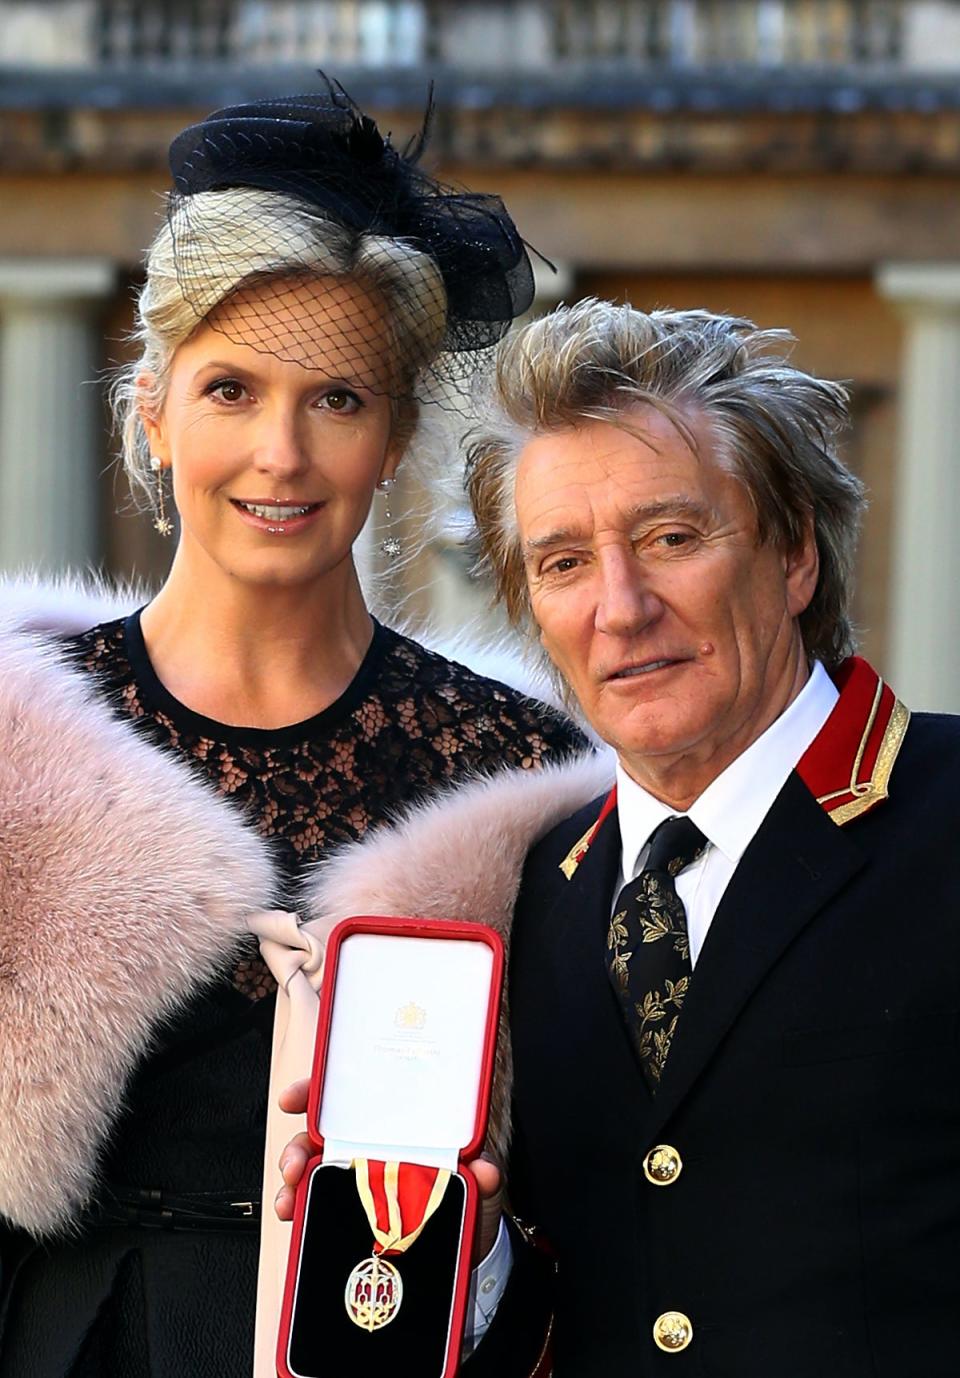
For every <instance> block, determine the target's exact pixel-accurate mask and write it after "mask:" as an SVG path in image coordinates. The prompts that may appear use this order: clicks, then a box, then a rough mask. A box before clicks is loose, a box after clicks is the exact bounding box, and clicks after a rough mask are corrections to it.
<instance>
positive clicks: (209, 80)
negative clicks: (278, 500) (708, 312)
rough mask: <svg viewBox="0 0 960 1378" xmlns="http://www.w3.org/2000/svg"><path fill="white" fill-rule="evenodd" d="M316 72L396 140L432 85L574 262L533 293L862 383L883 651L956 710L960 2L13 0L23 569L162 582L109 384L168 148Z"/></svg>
mask: <svg viewBox="0 0 960 1378" xmlns="http://www.w3.org/2000/svg"><path fill="white" fill-rule="evenodd" d="M317 67H323V68H324V69H325V70H326V71H327V72H328V73H330V74H331V75H333V76H335V77H337V78H338V79H339V80H340V81H342V82H343V84H344V85H345V86H346V88H347V89H348V90H349V91H350V93H351V94H352V95H353V96H354V97H355V98H356V100H357V101H358V102H359V103H360V104H361V105H362V106H363V107H364V108H367V109H369V110H370V111H371V113H373V114H375V115H376V117H377V118H378V120H379V122H380V123H381V127H382V128H384V129H389V130H392V131H393V135H394V139H395V141H397V140H402V139H403V138H404V137H405V136H406V134H407V133H409V132H411V131H413V130H414V129H415V128H416V127H417V126H418V124H419V119H420V116H421V113H422V110H423V105H424V98H425V91H426V86H427V81H428V79H429V78H433V79H434V81H435V83H436V95H437V102H438V106H439V115H438V119H437V122H436V131H435V137H434V141H433V144H432V150H431V154H430V155H429V156H430V158H431V169H432V170H434V171H436V172H437V173H439V175H441V176H442V177H443V178H445V179H447V180H452V181H461V182H463V183H465V184H467V185H468V186H470V187H471V188H474V189H476V190H491V191H496V192H499V193H500V194H501V195H502V196H503V197H504V200H505V201H506V202H507V204H508V206H509V207H510V208H511V210H512V212H513V214H514V216H515V218H516V220H517V222H518V223H519V225H520V227H521V230H522V232H523V233H524V235H525V237H526V238H527V239H528V240H529V241H530V242H531V243H533V244H535V245H536V246H537V247H538V248H539V249H540V250H542V252H543V253H544V254H546V255H547V256H548V257H549V258H550V259H552V260H554V261H555V263H556V264H557V267H558V270H559V271H558V273H557V275H556V276H555V277H553V276H551V275H550V274H549V273H546V272H544V273H542V274H541V275H540V279H541V281H540V299H539V302H538V306H539V307H540V308H546V307H548V306H550V305H551V304H553V303H554V302H555V301H557V300H559V299H560V298H563V299H565V300H568V301H570V300H573V299H575V298H577V297H580V296H583V295H586V294H589V293H593V294H596V295H601V296H609V297H613V298H617V299H628V300H630V301H631V302H633V303H634V304H635V305H637V306H641V307H646V308H649V307H652V306H656V305H661V306H668V305H669V306H675V307H687V306H706V307H710V308H713V309H717V310H724V311H733V312H736V313H740V314H744V315H747V316H749V317H751V318H752V319H754V320H756V321H757V322H759V323H760V324H763V325H778V326H779V325H785V326H788V327H789V328H790V329H791V330H792V331H793V332H794V334H795V335H796V336H797V338H798V341H799V343H798V346H797V351H796V357H797V359H798V360H799V361H800V362H801V363H802V364H803V365H804V366H806V367H809V368H811V369H813V370H814V371H817V372H820V373H823V374H825V375H827V376H830V377H834V378H845V379H850V380H851V381H852V384H853V396H854V414H855V426H854V430H853V434H852V436H851V438H850V443H849V451H848V453H849V459H850V462H851V463H852V464H853V466H854V467H855V468H856V469H857V471H858V472H859V473H860V474H861V475H862V476H863V478H864V479H865V481H866V483H867V484H868V486H869V489H870V493H871V507H870V512H869V515H868V518H867V523H866V529H865V533H864V541H863V547H862V554H861V561H860V571H859V591H858V606H857V614H858V620H859V622H860V625H861V626H862V628H863V630H864V637H863V643H864V648H865V651H866V653H867V654H868V655H869V656H870V657H871V659H873V660H874V661H875V663H877V664H878V665H879V666H880V667H881V669H882V670H883V671H884V672H885V673H886V674H888V675H889V676H890V678H891V679H892V680H893V682H894V683H895V685H896V686H897V689H898V691H899V692H900V693H901V694H902V695H903V696H904V698H905V699H906V700H907V702H909V703H911V704H912V705H913V706H916V707H942V708H952V709H955V710H960V195H958V193H960V3H958V0H274V3H266V2H265V0H167V2H166V3H142V4H138V3H132V2H131V0H0V570H4V571H8V572H9V571H13V570H16V569H20V568H24V567H28V566H29V567H39V568H41V569H43V570H49V571H55V570H62V569H65V568H68V567H69V568H72V569H84V568H98V569H103V570H105V571H108V572H110V573H113V574H118V575H128V574H131V573H133V574H136V575H139V576H145V577H148V578H154V579H155V578H157V577H158V576H159V575H160V574H161V573H162V570H163V568H164V563H165V561H166V559H167V558H169V552H168V549H167V548H166V547H165V545H164V543H163V542H162V541H161V540H160V538H159V537H157V536H156V535H155V534H154V532H153V531H152V530H151V528H150V524H149V521H148V520H146V519H145V518H144V517H142V516H137V515H136V514H135V513H133V512H132V511H131V510H130V500H129V495H128V493H127V491H126V488H125V484H124V482H123V479H122V476H120V475H119V474H118V473H117V471H116V469H115V467H113V466H112V463H111V456H112V453H113V448H114V447H113V443H112V441H111V438H110V436H109V433H108V427H107V423H106V418H105V411H104V408H103V396H102V386H100V385H99V384H98V382H97V380H98V379H99V378H101V377H102V374H103V372H104V370H105V369H107V367H108V366H109V365H110V364H111V363H112V362H117V361H119V360H121V359H123V358H124V357H125V352H126V350H127V348H128V346H127V345H126V344H125V343H124V337H125V334H126V332H127V331H128V330H129V327H130V324H131V297H132V292H133V289H134V287H135V286H136V284H137V283H138V281H139V280H140V273H141V261H142V255H143V251H144V249H145V246H146V245H147V243H148V242H149V240H150V238H151V237H152V234H153V231H154V227H155V224H156V218H157V216H158V214H159V213H160V212H161V209H162V202H161V194H162V192H163V191H164V190H165V188H166V186H167V174H166V167H165V152H166V148H167V145H168V143H169V140H170V138H171V137H172V135H173V134H174V133H176V132H177V131H178V130H179V129H180V128H182V127H183V126H184V125H186V124H188V123H190V122H191V121H193V120H194V119H196V118H199V117H201V116H202V115H203V114H205V113H207V112H208V111H209V110H211V109H213V108H214V107H215V106H219V105H225V104H229V103H232V102H236V101H241V100H244V99H249V98H252V97H256V96H261V95H265V94H278V93H282V92H289V91H293V90H298V89H312V88H314V87H315V85H316V79H315V76H314V72H315V69H316V68H317ZM398 502H399V499H398ZM447 529H448V531H449V533H450V534H449V535H448V536H447V537H446V538H444V539H441V540H439V541H438V542H437V543H436V544H435V546H434V547H433V549H432V550H431V552H430V553H429V554H428V555H427V556H425V557H424V558H423V559H422V560H420V561H418V562H417V563H416V564H415V565H414V566H412V567H410V568H409V569H408V570H407V571H406V572H405V573H404V576H403V578H404V581H405V584H406V587H405V589H404V590H403V591H404V592H405V593H406V595H407V599H408V607H409V609H410V610H412V611H413V612H414V613H415V614H417V615H420V616H422V617H431V618H432V619H433V620H434V622H436V623H438V624H440V626H441V627H447V628H456V627H457V626H459V625H460V624H461V623H462V621H463V620H464V618H465V617H466V616H467V615H468V614H469V613H471V612H473V611H475V610H477V609H482V608H483V607H484V606H485V603H486V593H485V591H484V590H483V589H482V588H481V587H479V586H478V585H477V583H476V581H475V580H473V579H471V577H470V575H469V573H468V568H469V550H468V548H467V547H466V546H465V545H464V543H463V536H462V527H461V524H460V523H459V522H458V521H457V520H456V513H453V514H451V518H450V521H449V523H448V524H447ZM372 548H373V547H372V545H371V546H370V549H371V550H372ZM368 558H372V556H368Z"/></svg>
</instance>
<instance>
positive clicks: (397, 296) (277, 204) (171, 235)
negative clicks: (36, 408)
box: [111, 187, 447, 505]
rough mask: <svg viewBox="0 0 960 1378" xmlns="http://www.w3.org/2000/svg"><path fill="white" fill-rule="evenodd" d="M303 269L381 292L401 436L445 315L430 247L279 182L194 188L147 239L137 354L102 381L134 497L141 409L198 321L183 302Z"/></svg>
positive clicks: (156, 404) (145, 469)
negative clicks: (377, 230)
mask: <svg viewBox="0 0 960 1378" xmlns="http://www.w3.org/2000/svg"><path fill="white" fill-rule="evenodd" d="M270 227H273V229H274V231H275V232H273V233H271V228H270ZM305 272H306V273H311V274H315V275H316V276H321V277H341V278H351V279H354V280H356V281H359V282H361V283H362V284H364V285H365V286H367V287H369V288H370V289H372V291H373V292H374V293H376V294H377V295H378V296H379V297H380V298H381V299H382V301H383V303H384V306H385V308H386V314H387V318H388V324H389V332H390V336H389V337H390V344H391V353H392V356H393V357H392V359H391V365H392V368H391V382H390V387H389V392H390V397H391V405H392V408H393V416H394V424H393V437H394V440H395V441H399V443H400V445H401V446H402V447H403V448H404V449H405V448H406V447H407V446H409V444H410V440H411V437H412V436H413V433H414V431H415V429H416V426H417V421H418V417H419V405H418V403H417V401H416V399H415V397H414V395H413V388H414V384H415V382H416V380H417V374H418V373H419V371H420V370H421V369H423V368H424V367H426V366H427V365H428V364H430V363H431V362H432V361H433V360H434V359H435V357H436V355H437V353H438V351H439V349H440V346H441V343H442V340H443V337H444V332H445V329H446V320H447V299H446V291H445V288H444V285H443V279H442V276H441V274H440V269H439V268H438V267H437V265H436V263H435V262H434V260H433V259H432V258H431V257H430V255H428V254H424V253H421V252H420V251H419V250H418V249H416V248H414V247H413V246H412V245H411V244H408V243H406V242H405V241H404V240H401V239H392V238H390V237H388V236H383V235H374V234H362V235H356V234H354V233H352V232H351V231H350V230H348V229H346V228H345V227H344V226H343V225H342V224H340V223H339V222H338V221H336V220H334V219H331V218H330V217H329V216H327V215H325V214H324V213H323V212H322V211H321V210H320V209H319V208H317V207H314V206H310V205H308V204H307V203H306V202H303V201H300V200H299V199H298V198H297V197H294V196H288V195H285V194H283V193H281V192H274V191H264V190H259V189H253V188H249V187H243V188H238V189H235V190H225V191H207V192H201V193H198V194H197V195H195V196H191V197H189V198H184V200H183V201H181V202H180V203H179V204H178V205H175V206H174V207H173V209H172V211H171V214H170V216H168V217H167V218H165V220H164V222H163V224H162V226H161V227H160V230H159V232H158V233H157V236H156V238H155V239H154V241H153V244H152V245H151V247H150V250H149V253H148V256H147V263H146V282H145V283H144V286H143V288H142V290H141V292H140V295H139V298H138V301H137V308H136V316H135V325H134V330H133V333H132V338H133V339H134V340H135V341H136V342H137V343H138V344H139V345H140V350H141V352H140V354H139V357H138V358H137V359H136V360H134V361H133V362H131V363H129V364H127V365H125V366H124V368H123V369H122V370H121V371H120V372H119V373H118V375H117V378H116V380H115V382H114V384H113V387H112V389H111V401H112V405H113V412H114V419H115V424H116V427H117V431H118V434H119V436H120V439H121V456H122V460H123V467H124V470H125V472H126V474H127V478H128V480H129V483H130V487H131V490H132V491H133V493H134V495H135V496H136V497H145V498H146V499H147V501H148V503H149V504H151V505H152V504H153V503H154V500H155V499H154V494H155V490H156V476H155V475H154V474H153V473H152V471H151V469H150V447H149V444H148V442H147V436H146V432H145V430H144V427H143V422H142V420H141V409H142V408H143V407H146V408H148V409H149V410H150V411H151V412H152V413H153V414H155V415H156V414H159V412H160V411H161V410H162V408H163V404H164V401H165V399H166V394H167V388H168V386H169V380H170V368H171V364H172V361H173V356H174V354H175V353H176V351H177V349H178V348H179V347H180V345H182V344H183V343H185V341H186V340H188V339H189V338H190V336H191V335H192V334H193V332H194V331H195V330H196V329H197V326H198V325H199V324H200V321H201V320H202V319H203V317H202V316H201V315H200V314H199V313H198V310H197V309H196V307H195V306H194V305H193V304H192V303H194V302H196V301H202V302H204V303H208V304H209V305H208V310H212V309H213V308H214V307H215V306H216V305H218V304H219V303H221V302H222V301H224V299H225V298H227V297H228V296H230V295H231V294H232V293H234V292H236V291H237V289H238V288H240V287H243V286H245V285H246V284H248V283H252V282H254V281H255V280H257V279H264V278H266V277H269V278H283V277H290V276H298V275H302V274H304V273H305ZM145 376H147V377H149V378H150V379H152V382H151V383H150V384H145V383H144V381H143V380H144V377H145Z"/></svg>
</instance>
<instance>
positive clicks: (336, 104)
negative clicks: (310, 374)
mask: <svg viewBox="0 0 960 1378" xmlns="http://www.w3.org/2000/svg"><path fill="white" fill-rule="evenodd" d="M428 125H429V112H428V116H427V119H426V120H425V122H424V127H423V129H422V130H421V132H420V134H419V136H418V137H417V138H416V139H415V140H414V141H413V142H412V144H411V145H410V146H408V147H407V148H406V149H404V150H402V151H401V150H398V149H395V148H394V147H393V146H392V144H391V143H390V140H389V137H386V138H385V137H384V136H383V135H381V134H380V132H379V130H378V129H377V126H376V124H375V123H374V121H373V120H372V119H370V118H369V117H368V116H367V115H364V114H363V112H362V111H360V110H359V109H358V108H357V107H356V105H355V104H354V103H353V101H352V100H350V98H349V97H348V96H347V95H346V94H345V93H344V92H343V91H342V89H341V88H339V87H338V86H336V85H335V84H333V83H331V82H327V84H326V88H325V89H324V90H322V91H321V92H319V93H317V94H314V95H302V96H290V97H287V98H283V99H276V100H266V101H259V102H256V103H254V104H247V105H236V106H231V107H229V108H227V109H224V110H217V111H215V112H214V113H213V114H212V115H209V116H208V117H207V118H206V119H205V120H204V121H203V122H202V123H200V124H196V125H192V126H190V128H188V129H185V130H184V131H183V132H182V133H181V134H179V135H178V136H177V138H176V139H174V141H173V144H172V145H171V148H170V167H171V171H172V174H173V190H172V192H171V194H170V198H169V205H168V220H169V226H170V231H171V236H172V243H173V256H174V265H175V271H176V274H177V279H178V282H179V285H180V288H181V290H182V292H183V295H184V297H185V299H186V300H187V302H188V303H189V304H190V306H191V308H192V309H193V310H194V311H195V312H196V314H197V316H198V318H205V319H207V320H208V321H209V322H210V323H211V324H212V325H214V326H215V327H216V328H219V329H221V330H222V331H223V332H224V333H225V334H227V335H228V336H230V337H231V338H233V339H236V340H238V341H239V342H240V343H243V344H249V345H252V346H253V347H254V348H256V349H259V350H262V351H265V352H269V353H272V354H275V355H277V356H279V357H281V358H286V359H293V360H295V361H296V362H297V363H300V364H303V365H305V366H307V367H311V368H319V369H323V370H325V371H328V372H333V373H334V374H335V375H336V376H337V377H341V378H342V379H343V381H349V380H350V376H353V377H354V378H355V380H356V381H357V382H359V383H361V384H362V385H363V386H366V387H379V388H381V389H382V390H391V389H395V390H397V391H399V392H407V393H411V394H413V395H417V396H421V397H430V398H431V399H432V400H440V401H442V400H444V398H445V397H447V398H449V397H450V396H451V394H453V400H454V401H455V400H456V396H457V395H460V396H463V395H464V394H465V393H467V392H468V391H469V387H470V384H471V381H472V379H473V377H474V375H475V373H476V371H477V369H478V367H482V365H483V362H484V360H485V358H486V356H487V354H488V352H489V351H490V350H491V349H492V348H493V346H494V345H495V344H496V343H497V341H498V340H499V339H500V338H501V336H502V335H503V334H504V332H505V331H506V329H507V328H508V326H509V324H510V322H511V321H512V320H513V319H515V317H517V316H518V315H520V314H521V313H522V312H524V311H526V310H527V309H528V307H529V306H530V304H531V303H532V300H533V292H534V286H533V273H532V269H531V265H530V260H529V257H528V255H527V250H526V246H525V244H524V242H523V240H522V239H521V238H520V236H519V234H518V232H517V229H516V226H515V225H514V223H513V221H512V219H511V218H510V215H509V214H508V212H507V210H506V209H505V207H504V205H503V203H502V201H500V199H499V198H498V197H496V196H489V195H480V194H476V193H472V192H468V191H464V190H459V189H455V188H451V187H447V186H444V185H442V184H441V183H439V182H437V181H436V180H435V179H433V178H432V177H430V176H429V175H428V174H427V173H425V172H424V171H423V170H422V169H421V168H420V167H419V165H418V160H419V158H420V155H421V153H422V152H423V148H424V145H425V142H426V137H427V130H428ZM225 192H229V193H231V194H230V195H229V196H222V195H220V193H225ZM370 236H373V237H374V239H373V241H372V242H371V240H370V238H369V237H370ZM335 279H339V282H337V281H334V280H335Z"/></svg>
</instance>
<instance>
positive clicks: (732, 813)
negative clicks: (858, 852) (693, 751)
mask: <svg viewBox="0 0 960 1378" xmlns="http://www.w3.org/2000/svg"><path fill="white" fill-rule="evenodd" d="M838 697H839V694H838V692H837V688H836V686H835V684H834V683H833V681H832V680H831V678H830V676H829V675H828V674H827V672H826V670H825V669H824V668H823V666H822V665H821V664H820V663H819V662H817V663H816V664H815V665H814V667H813V670H812V672H811V674H810V678H809V679H808V680H807V682H806V684H805V685H804V686H803V688H802V689H801V690H800V693H799V694H798V695H797V697H796V698H795V699H794V701H793V703H791V704H790V706H789V708H787V709H786V710H785V711H784V712H783V713H781V715H780V717H779V718H777V719H776V721H775V722H773V723H771V724H770V726H769V727H768V728H767V730H766V732H764V733H763V734H762V736H760V737H758V738H757V740H756V741H755V742H754V743H753V745H752V746H749V747H747V749H746V751H744V752H743V754H742V755H740V756H738V757H737V759H736V760H735V761H733V762H731V764H730V765H729V766H727V768H726V770H725V771H723V772H722V774H720V775H718V776H717V778H716V779H715V780H714V781H713V782H712V784H710V785H708V786H707V788H706V789H705V790H704V792H703V793H702V794H701V795H700V797H699V799H697V800H695V801H694V803H693V804H691V806H690V808H689V809H688V810H687V815H686V816H687V817H688V818H691V819H692V820H693V822H694V823H696V825H697V827H698V828H699V829H700V831H701V832H702V833H703V835H704V837H706V839H707V841H708V842H709V844H710V845H709V846H708V847H707V848H706V849H705V851H704V852H702V853H701V855H700V856H699V857H698V859H697V860H696V861H695V862H694V863H693V865H692V866H688V867H687V869H686V870H685V871H681V872H680V874H679V876H677V880H676V885H677V894H678V895H679V896H680V898H681V900H683V905H684V908H685V909H686V911H687V931H688V933H689V935H690V961H691V964H693V965H695V964H696V961H697V957H698V956H699V955H700V949H701V948H702V947H703V941H704V939H705V938H706V936H707V930H708V929H709V927H710V924H711V921H712V920H713V916H714V914H715V913H716V912H717V906H718V905H719V903H720V901H721V899H722V898H723V892H724V891H725V890H726V888H727V886H728V885H729V884H730V880H731V878H732V876H733V873H734V871H735V870H736V869H737V863H738V862H739V860H740V858H741V857H742V856H743V854H744V852H745V851H746V850H747V847H748V846H749V845H750V843H751V842H752V841H753V838H754V835H755V834H756V832H757V830H758V829H759V827H760V824H761V823H762V822H763V820H764V819H765V818H766V816H767V814H768V813H769V811H770V808H771V806H772V804H773V801H774V800H775V799H776V797H777V795H778V794H779V793H780V791H781V790H782V789H783V786H784V785H785V784H786V782H787V779H788V777H789V775H790V772H791V771H792V770H793V768H794V767H795V766H796V765H797V763H798V762H799V760H800V758H801V756H802V755H803V754H804V752H805V751H806V749H807V747H808V746H809V745H810V743H811V742H812V741H813V739H814V738H815V737H816V736H817V734H818V733H819V731H820V729H821V728H822V727H823V725H824V723H825V722H826V721H827V718H829V716H830V714H831V712H832V711H833V706H834V704H835V703H836V701H837V699H838ZM617 814H618V817H619V820H620V845H621V852H620V880H619V883H618V885H617V889H616V893H615V894H613V895H611V897H610V903H611V910H610V912H611V913H612V912H613V908H614V907H615V905H616V900H617V895H619V893H620V890H621V888H622V887H623V886H624V885H626V883H627V881H628V880H632V879H633V877H634V876H635V875H637V874H638V872H639V871H641V870H642V869H643V865H644V862H645V861H646V859H647V851H648V844H649V841H650V837H651V834H652V833H653V831H654V829H655V828H657V827H658V826H659V825H660V824H661V823H662V822H663V821H664V820H665V819H667V818H674V817H677V816H678V815H677V811H676V809H671V808H668V807H667V805H666V804H662V803H661V802H660V800H659V799H655V798H654V797H653V795H652V794H648V793H647V791H646V790H645V789H643V788H642V786H640V785H638V784H637V782H636V781H635V780H633V779H631V777H630V776H629V775H628V774H627V772H626V771H625V770H624V769H623V767H622V766H621V765H619V764H618V765H617ZM512 1264H513V1251H512V1249H511V1246H510V1238H509V1236H508V1235H507V1233H506V1230H504V1228H503V1225H502V1222H501V1229H500V1235H499V1237H498V1239H497V1243H496V1245H495V1246H494V1248H493V1249H492V1250H491V1252H490V1253H489V1254H488V1256H487V1257H486V1258H485V1259H484V1261H483V1263H482V1264H481V1265H480V1267H478V1268H475V1269H474V1273H473V1280H472V1286H471V1300H472V1301H473V1304H474V1305H473V1312H472V1316H471V1324H469V1325H468V1330H467V1344H466V1345H465V1349H464V1353H465V1355H466V1354H469V1353H470V1352H472V1350H473V1348H474V1346H475V1345H476V1344H477V1343H479V1341H480V1340H481V1339H482V1338H483V1335H484V1334H485V1333H486V1330H487V1327H488V1326H489V1324H490V1322H491V1320H492V1319H493V1315H494V1312H495V1311H496V1309H497V1306H498V1305H499V1302H500V1298H501V1296H502V1295H503V1291H504V1288H505V1287H506V1284H507V1279H508V1278H509V1276H510V1269H511V1267H512ZM484 1303H485V1304H484Z"/></svg>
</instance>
